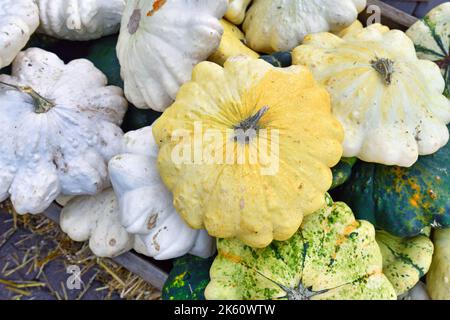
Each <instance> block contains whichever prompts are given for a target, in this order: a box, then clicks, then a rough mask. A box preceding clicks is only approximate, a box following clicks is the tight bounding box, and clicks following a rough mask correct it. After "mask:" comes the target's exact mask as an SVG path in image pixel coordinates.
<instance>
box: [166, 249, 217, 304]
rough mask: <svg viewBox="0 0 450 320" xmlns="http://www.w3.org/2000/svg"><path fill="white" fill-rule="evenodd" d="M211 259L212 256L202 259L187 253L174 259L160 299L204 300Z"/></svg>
mask: <svg viewBox="0 0 450 320" xmlns="http://www.w3.org/2000/svg"><path fill="white" fill-rule="evenodd" d="M213 260H214V258H208V259H203V258H199V257H196V256H192V255H189V254H188V255H185V256H183V257H181V258H178V259H175V261H174V264H173V269H172V270H171V271H170V273H169V277H168V278H167V280H166V282H165V283H164V287H163V291H162V299H163V300H204V299H205V295H204V291H205V287H206V285H207V284H208V282H209V268H210V267H211V264H212V262H213Z"/></svg>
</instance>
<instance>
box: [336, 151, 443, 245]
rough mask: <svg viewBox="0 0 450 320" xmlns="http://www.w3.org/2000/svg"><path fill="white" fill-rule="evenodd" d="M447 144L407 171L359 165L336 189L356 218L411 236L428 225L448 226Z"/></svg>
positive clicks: (393, 232)
mask: <svg viewBox="0 0 450 320" xmlns="http://www.w3.org/2000/svg"><path fill="white" fill-rule="evenodd" d="M449 163H450V144H447V145H446V146H445V147H444V148H442V149H441V150H439V151H438V152H436V153H434V154H432V155H429V156H422V157H419V160H418V161H417V163H415V164H414V165H413V166H412V167H410V168H402V167H396V166H383V165H377V164H372V163H366V162H362V161H360V162H358V163H357V164H356V165H355V167H354V168H353V175H352V177H351V178H350V181H348V182H347V183H346V184H344V186H342V187H341V188H340V189H339V199H340V200H343V201H346V202H347V203H348V204H349V205H350V207H352V209H353V210H354V212H356V215H357V217H358V218H359V219H365V220H369V221H370V222H372V223H373V224H374V225H375V226H376V227H377V228H380V229H383V230H386V231H388V232H389V233H391V234H393V235H396V236H401V237H408V236H409V237H410V236H415V235H418V234H419V233H420V232H421V230H422V229H423V228H425V227H427V226H435V227H438V226H440V227H450V171H449V170H448V166H449Z"/></svg>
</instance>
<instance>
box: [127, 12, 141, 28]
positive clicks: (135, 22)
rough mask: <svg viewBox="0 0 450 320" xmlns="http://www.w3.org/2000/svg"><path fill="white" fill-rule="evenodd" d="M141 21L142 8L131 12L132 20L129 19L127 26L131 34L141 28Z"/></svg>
mask: <svg viewBox="0 0 450 320" xmlns="http://www.w3.org/2000/svg"><path fill="white" fill-rule="evenodd" d="M140 22H141V10H140V9H135V10H134V11H133V13H132V14H131V17H130V21H128V24H127V27H128V32H129V33H130V34H135V33H136V31H137V29H138V28H139V23H140Z"/></svg>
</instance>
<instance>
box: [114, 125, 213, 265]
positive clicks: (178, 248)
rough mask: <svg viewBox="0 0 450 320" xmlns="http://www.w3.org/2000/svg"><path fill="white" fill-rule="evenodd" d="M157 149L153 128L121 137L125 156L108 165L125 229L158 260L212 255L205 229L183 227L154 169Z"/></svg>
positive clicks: (156, 170) (167, 191)
mask: <svg viewBox="0 0 450 320" xmlns="http://www.w3.org/2000/svg"><path fill="white" fill-rule="evenodd" d="M157 156H158V146H157V144H156V143H155V141H154V139H153V134H152V127H145V128H142V129H140V130H137V131H131V132H128V133H127V134H125V136H124V153H123V154H120V155H117V156H115V157H114V158H112V159H111V161H110V162H109V173H110V176H111V182H112V185H113V188H114V191H115V192H116V194H117V197H118V200H119V206H120V220H121V222H122V225H123V226H124V227H125V229H126V230H127V231H128V232H129V233H131V234H136V235H139V237H140V238H141V240H142V242H143V243H144V245H145V247H146V251H147V255H149V256H152V257H154V258H155V259H158V260H163V259H171V258H175V257H179V256H182V255H184V254H186V253H191V254H193V255H197V256H200V257H203V258H206V257H209V256H211V255H212V254H213V253H214V252H215V241H214V240H213V238H211V237H210V236H209V235H208V234H207V233H206V231H205V230H194V229H191V228H190V227H188V226H187V225H186V223H185V222H184V221H183V219H182V218H181V217H180V216H179V215H178V213H177V211H176V210H175V208H174V207H173V198H172V194H171V193H170V192H169V190H167V188H166V187H165V185H164V184H163V182H162V181H161V178H160V176H159V172H158V169H157Z"/></svg>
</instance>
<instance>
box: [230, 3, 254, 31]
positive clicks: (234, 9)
mask: <svg viewBox="0 0 450 320" xmlns="http://www.w3.org/2000/svg"><path fill="white" fill-rule="evenodd" d="M228 2H229V5H228V10H227V12H226V14H225V18H227V20H228V21H230V22H232V23H234V24H235V25H239V24H241V23H242V21H244V18H245V11H246V10H247V7H248V5H249V4H250V2H252V0H228Z"/></svg>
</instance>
